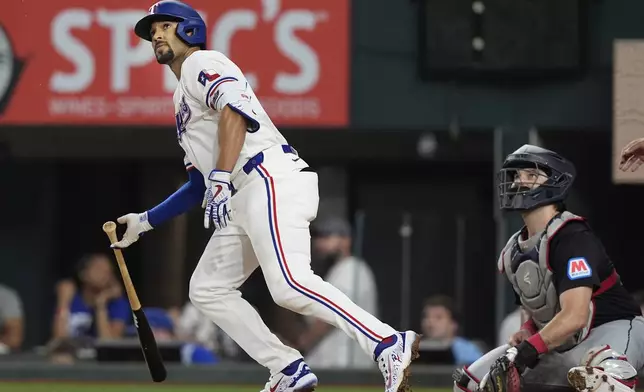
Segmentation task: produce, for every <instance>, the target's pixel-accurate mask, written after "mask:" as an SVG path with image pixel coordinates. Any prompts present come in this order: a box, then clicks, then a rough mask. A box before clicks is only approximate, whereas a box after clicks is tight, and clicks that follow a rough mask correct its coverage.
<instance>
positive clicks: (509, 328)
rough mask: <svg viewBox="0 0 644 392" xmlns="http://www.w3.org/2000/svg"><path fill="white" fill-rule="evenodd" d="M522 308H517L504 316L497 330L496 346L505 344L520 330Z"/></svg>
mask: <svg viewBox="0 0 644 392" xmlns="http://www.w3.org/2000/svg"><path fill="white" fill-rule="evenodd" d="M522 313H523V310H522V308H521V307H520V306H519V307H517V308H516V309H515V310H514V311H513V312H512V313H510V314H508V315H507V316H505V318H504V319H503V321H502V322H501V327H500V328H499V336H497V346H502V345H504V344H506V343H507V342H508V341H509V340H510V338H511V337H512V335H514V334H515V333H516V332H517V331H518V330H519V329H520V328H521V324H522V323H521V314H522Z"/></svg>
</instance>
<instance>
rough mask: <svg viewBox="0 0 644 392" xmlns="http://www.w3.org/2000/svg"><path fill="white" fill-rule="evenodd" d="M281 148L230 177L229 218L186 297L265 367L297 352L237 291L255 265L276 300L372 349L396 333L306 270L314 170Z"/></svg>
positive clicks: (276, 366) (315, 198)
mask: <svg viewBox="0 0 644 392" xmlns="http://www.w3.org/2000/svg"><path fill="white" fill-rule="evenodd" d="M287 147H288V146H281V145H280V146H275V147H272V148H270V149H268V150H266V151H264V152H263V153H262V154H261V156H258V157H256V158H253V159H252V160H250V161H249V164H247V165H246V169H249V170H246V171H241V172H240V174H238V175H236V176H235V178H234V179H233V186H234V187H235V188H236V190H237V192H236V193H235V194H234V196H233V197H232V199H231V208H232V210H233V220H232V222H231V223H230V224H229V225H228V226H227V227H226V228H224V229H223V230H221V231H217V232H215V233H214V234H213V236H212V238H211V239H210V241H209V242H208V244H207V246H206V249H205V251H204V253H203V255H202V256H201V259H200V260H199V263H198V265H197V267H196V269H195V271H194V272H193V275H192V278H191V280H190V289H189V290H190V292H189V294H190V300H191V301H192V303H193V304H194V305H195V306H196V307H197V308H199V309H200V310H201V311H202V312H204V314H205V315H207V316H208V317H209V318H210V319H211V320H212V321H213V322H214V323H215V324H217V325H218V326H219V327H220V328H222V329H223V330H224V331H225V332H226V333H227V334H228V335H229V336H230V337H231V338H232V339H233V340H235V342H237V344H239V346H240V347H241V348H242V349H243V350H244V351H246V352H247V353H248V355H250V356H251V357H252V358H253V359H254V360H256V361H257V362H258V363H260V364H261V365H263V366H265V367H267V368H268V369H269V370H270V371H271V374H276V373H278V372H280V371H281V370H283V369H284V368H285V367H286V366H288V365H289V364H290V363H292V362H293V361H296V360H298V359H300V358H302V355H301V354H300V353H299V352H298V351H297V350H295V349H293V348H290V347H288V346H286V345H284V344H283V343H282V342H281V341H280V340H279V339H278V338H277V337H276V336H275V335H274V334H273V333H272V332H271V331H270V330H269V329H268V327H267V326H266V324H264V322H263V321H262V319H261V318H260V316H259V314H258V313H257V311H256V310H255V309H254V308H253V307H252V306H251V305H250V304H249V303H248V302H247V301H246V300H245V299H243V298H242V296H241V292H240V291H239V290H238V289H239V287H240V286H241V285H242V283H244V281H246V279H247V278H248V277H249V276H250V274H251V273H252V272H253V271H254V270H255V268H257V266H258V265H259V266H261V268H262V272H263V275H264V278H265V280H266V283H267V286H268V289H269V291H270V293H271V296H272V297H273V300H274V301H275V303H276V304H278V305H280V306H282V307H284V308H287V309H290V310H292V311H294V312H297V313H300V314H302V315H306V316H315V317H318V318H320V319H322V320H324V321H325V322H327V323H330V324H332V325H334V326H336V327H338V328H340V329H342V330H343V331H344V332H345V333H347V334H348V335H349V336H351V337H352V338H353V339H355V340H356V341H357V342H358V343H359V344H360V346H361V347H362V349H363V350H364V351H365V352H366V353H367V354H368V355H370V356H373V351H374V349H375V347H376V345H377V344H378V343H379V342H380V341H381V340H382V339H384V338H385V337H388V336H391V335H393V334H395V333H396V330H395V329H393V328H392V327H390V326H389V325H387V324H384V323H383V322H381V321H380V320H378V319H377V318H375V317H374V316H372V315H371V314H369V313H368V312H366V311H364V310H363V309H361V308H360V307H358V306H357V305H356V304H354V303H353V302H352V301H351V300H350V299H349V298H348V297H347V296H346V295H345V294H343V293H342V292H341V291H340V290H338V289H337V288H335V287H334V286H332V285H331V284H329V283H327V282H325V281H324V280H323V279H322V278H320V277H319V276H317V275H315V274H314V273H313V271H312V270H311V267H310V263H311V242H310V241H311V239H310V233H309V224H310V222H311V221H312V220H313V219H315V217H316V215H317V209H318V203H319V195H318V177H317V174H316V173H314V172H307V171H300V169H302V168H304V167H307V166H308V165H307V164H306V163H305V162H304V161H303V160H302V159H300V158H299V157H298V156H297V155H296V154H295V153H293V152H291V150H290V147H288V148H287ZM252 162H255V164H253V165H251V163H252Z"/></svg>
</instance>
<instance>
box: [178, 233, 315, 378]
mask: <svg viewBox="0 0 644 392" xmlns="http://www.w3.org/2000/svg"><path fill="white" fill-rule="evenodd" d="M257 266H258V263H257V258H256V257H255V254H254V253H253V249H252V247H251V246H250V241H249V239H248V237H247V236H246V235H244V234H243V231H242V230H241V229H240V228H239V227H237V226H234V225H229V226H228V227H226V228H225V229H224V230H222V231H221V232H216V233H215V234H214V235H213V236H212V238H211V239H210V241H209V242H208V245H207V246H206V249H205V250H204V252H203V255H202V256H201V259H200V260H199V263H198V265H197V267H196V268H195V270H194V272H193V274H192V278H191V279H190V290H189V294H190V300H191V301H192V303H193V304H194V305H195V306H196V307H197V308H198V309H199V310H201V311H202V312H203V313H204V314H205V315H206V316H208V318H209V319H210V320H212V321H213V322H214V323H215V324H217V325H218V326H219V327H220V328H221V329H222V330H223V331H224V332H226V333H227V334H228V335H229V336H230V337H231V338H232V339H233V340H234V341H235V342H236V343H237V344H238V345H239V346H240V347H241V348H242V349H243V350H244V351H245V352H246V353H248V355H249V356H250V357H252V358H253V359H254V360H255V361H257V362H258V363H260V364H261V365H263V366H265V367H267V368H268V369H269V370H270V371H271V374H275V373H278V372H279V371H281V370H282V369H284V368H285V367H286V366H288V365H289V364H290V363H292V362H294V361H297V360H298V359H301V358H302V355H301V354H300V353H299V352H298V351H297V350H294V349H292V348H290V347H288V346H285V345H284V344H282V342H281V341H280V340H279V339H278V338H277V337H276V336H275V335H274V334H273V333H272V332H271V331H270V330H269V329H268V327H267V326H266V324H264V322H263V320H262V319H261V318H260V316H259V314H258V313H257V311H256V310H255V308H253V307H252V306H251V305H250V304H249V303H248V302H247V301H246V300H245V299H243V298H242V296H241V292H240V291H239V290H238V288H239V287H240V286H241V285H242V283H244V281H246V279H247V278H248V277H249V276H250V274H251V273H252V272H253V271H254V270H255V269H256V268H257Z"/></svg>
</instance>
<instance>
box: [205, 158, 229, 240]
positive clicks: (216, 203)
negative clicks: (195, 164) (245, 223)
mask: <svg viewBox="0 0 644 392" xmlns="http://www.w3.org/2000/svg"><path fill="white" fill-rule="evenodd" d="M208 180H209V181H208V187H207V188H206V193H205V194H204V198H203V202H202V203H201V208H205V209H206V210H205V212H204V217H203V226H204V227H205V228H206V229H209V228H210V222H212V223H214V227H215V230H221V229H223V228H224V227H226V226H228V222H230V221H231V219H232V210H231V209H230V198H231V197H232V189H233V187H232V185H231V183H230V172H227V171H225V170H217V169H215V170H213V171H211V172H210V175H209V176H208Z"/></svg>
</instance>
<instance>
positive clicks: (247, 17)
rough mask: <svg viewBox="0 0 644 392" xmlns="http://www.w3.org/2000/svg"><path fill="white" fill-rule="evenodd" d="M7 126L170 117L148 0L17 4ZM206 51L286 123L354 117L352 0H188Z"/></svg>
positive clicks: (7, 54)
mask: <svg viewBox="0 0 644 392" xmlns="http://www.w3.org/2000/svg"><path fill="white" fill-rule="evenodd" d="M10 3H11V6H10V7H6V8H5V9H4V10H3V12H2V13H0V123H3V124H79V123H81V124H140V125H171V124H173V123H174V109H173V104H172V93H173V92H174V89H175V87H176V84H177V80H176V77H175V76H174V75H173V74H172V73H171V72H170V70H169V69H168V67H167V66H162V65H159V64H157V62H156V60H155V59H154V54H153V50H152V47H151V44H150V43H149V42H147V41H143V40H140V39H139V38H138V37H136V36H135V35H134V33H133V32H132V29H133V27H134V25H135V24H136V22H137V21H138V19H140V18H141V17H143V16H144V15H146V13H147V11H148V8H149V7H150V6H151V5H152V3H153V1H151V0H127V1H126V0H96V1H85V0H51V1H40V0H22V1H17V0H10ZM188 3H189V4H190V5H192V6H193V7H195V8H196V9H197V10H198V11H199V12H200V13H201V15H202V17H203V18H204V20H205V21H206V25H207V26H208V48H209V49H214V50H219V51H221V52H223V53H224V54H226V55H228V56H229V57H230V58H231V59H232V60H233V61H234V62H236V63H237V65H239V66H240V68H241V69H242V70H243V71H244V73H245V74H246V76H247V78H248V80H249V82H250V83H251V85H252V86H253V87H254V89H255V92H256V94H257V95H258V97H259V99H260V101H261V102H262V104H263V105H264V107H265V109H266V111H267V112H268V113H269V115H270V116H271V118H272V119H273V121H274V122H275V123H276V124H278V125H294V126H322V127H325V126H344V125H347V123H348V85H349V78H348V73H349V45H348V40H349V30H348V27H349V6H350V4H349V0H307V1H301V0H236V1H232V2H230V1H228V2H223V1H213V0H192V1H190V2H188Z"/></svg>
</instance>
